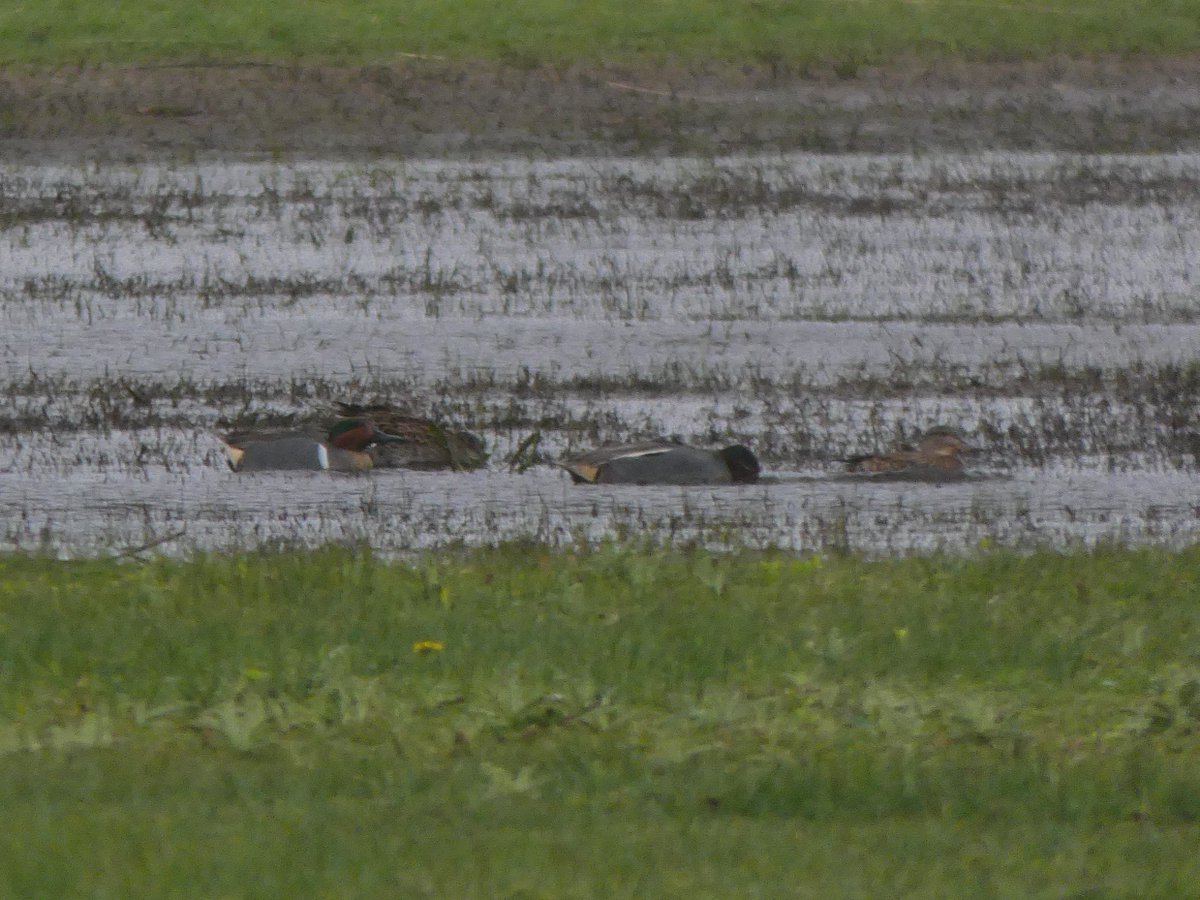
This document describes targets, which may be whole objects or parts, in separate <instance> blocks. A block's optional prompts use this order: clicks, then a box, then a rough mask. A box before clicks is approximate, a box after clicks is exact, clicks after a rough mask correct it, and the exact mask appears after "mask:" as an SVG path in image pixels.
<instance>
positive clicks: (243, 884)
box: [0, 547, 1200, 897]
mask: <svg viewBox="0 0 1200 900" xmlns="http://www.w3.org/2000/svg"><path fill="white" fill-rule="evenodd" d="M1198 587H1200V549H1196V548H1193V549H1190V550H1186V551H1183V552H1177V553H1170V552H1166V551H1161V550H1137V551H1132V550H1116V549H1102V550H1097V551H1094V552H1091V553H1087V554H1083V553H1079V554H1070V555H1062V554H1036V555H1027V556H1019V555H1014V554H1007V553H985V554H982V555H980V556H979V557H977V558H973V559H960V558H949V557H927V558H910V559H903V560H891V561H876V562H864V561H862V560H859V559H854V558H840V557H833V558H821V557H796V556H790V555H784V554H757V553H756V554H751V553H746V554H735V555H723V556H714V555H710V554H706V553H700V552H667V551H660V550H637V549H629V548H618V547H602V548H599V549H596V550H593V551H589V552H583V553H552V552H547V551H544V550H541V549H537V548H530V547H509V548H505V549H502V550H498V551H489V552H479V553H471V554H465V555H457V554H449V553H443V554H439V555H432V556H426V557H420V558H417V559H416V560H415V561H411V562H407V563H390V562H383V561H380V560H378V559H375V558H373V557H372V556H371V555H370V554H369V553H367V552H365V551H364V552H359V551H351V550H345V549H329V550H325V551H321V552H318V553H292V552H282V553H259V554H249V555H239V556H209V557H199V558H196V559H193V560H190V561H171V560H166V559H155V560H152V561H149V562H146V563H144V564H137V563H132V562H129V561H125V562H114V561H84V562H78V561H77V562H58V561H54V560H49V559H45V558H39V557H26V556H10V557H7V558H4V559H3V560H2V561H0V804H2V805H3V808H4V809H5V811H6V819H7V825H8V827H7V828H6V829H5V836H4V838H3V839H0V873H3V874H2V875H0V894H5V895H14V896H33V895H42V896H49V895H54V896H71V895H88V896H97V895H134V894H138V895H150V896H156V895H158V896H161V895H169V894H179V893H187V894H193V895H195V894H203V895H206V896H217V895H221V896H224V895H239V896H240V895H250V894H265V893H270V894H281V893H288V894H293V895H316V894H321V893H333V894H339V895H348V894H359V895H371V894H378V893H380V892H389V893H393V894H394V893H396V892H397V891H399V892H402V893H403V894H404V895H405V896H555V897H560V896H561V897H571V896H605V897H610V896H673V895H679V894H683V893H688V894H692V895H696V896H735V895H737V896H742V895H746V896H784V895H797V896H870V895H877V896H883V895H886V896H908V895H913V896H972V895H974V896H997V895H1000V896H1067V895H1087V896H1121V895H1131V894H1135V893H1136V894H1137V895H1138V896H1161V897H1173V896H1183V895H1185V894H1186V893H1187V891H1188V890H1190V886H1191V885H1194V884H1195V883H1196V879H1197V878H1198V877H1200V861H1198V859H1197V857H1196V855H1195V853H1194V847H1195V846H1196V843H1197V840H1198V839H1200V824H1198V820H1200V775H1198V774H1197V773H1200V766H1198V765H1197V763H1198V762H1200V653H1198V652H1197V644H1196V635H1197V634H1198V633H1200V606H1198V605H1197V604H1196V602H1195V598H1196V596H1197V593H1198V591H1197V589H1198ZM1185 886H1187V887H1185Z"/></svg>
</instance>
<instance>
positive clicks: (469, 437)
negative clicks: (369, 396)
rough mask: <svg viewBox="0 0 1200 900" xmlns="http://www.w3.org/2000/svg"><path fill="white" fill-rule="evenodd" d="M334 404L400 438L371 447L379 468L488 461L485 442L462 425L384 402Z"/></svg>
mask: <svg viewBox="0 0 1200 900" xmlns="http://www.w3.org/2000/svg"><path fill="white" fill-rule="evenodd" d="M336 407H337V410H338V413H339V414H340V415H342V416H347V417H365V418H368V419H370V420H371V421H373V422H376V423H377V424H378V425H379V427H380V428H382V429H383V430H384V431H385V432H386V433H388V434H392V435H398V436H400V437H401V438H402V440H401V441H399V442H395V441H393V442H387V443H380V444H378V445H377V446H376V447H374V448H373V449H372V450H371V451H370V452H371V457H372V459H373V460H374V462H375V465H376V467H378V468H381V469H451V470H453V471H456V472H461V471H470V470H472V469H478V468H481V467H482V466H484V465H485V464H486V463H487V458H488V454H487V444H486V443H484V441H483V439H482V438H480V437H478V436H477V435H474V434H472V433H471V432H469V431H465V430H463V429H461V428H452V427H448V426H446V425H443V424H442V423H440V422H436V421H434V420H433V419H423V418H421V417H420V416H413V415H409V414H408V413H406V412H403V411H402V410H399V409H397V408H396V407H394V406H392V405H390V404H387V403H368V404H363V403H342V402H339V403H337V404H336Z"/></svg>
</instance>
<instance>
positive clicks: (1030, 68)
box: [0, 57, 1200, 161]
mask: <svg viewBox="0 0 1200 900" xmlns="http://www.w3.org/2000/svg"><path fill="white" fill-rule="evenodd" d="M1198 144H1200V57H1188V58H1179V59H1166V60H1162V59H1158V60H1119V59H1104V60H1093V61H1080V60H1066V59H1056V60H1050V61H1045V62H1037V63H1032V62H1031V63H1004V64H960V63H945V64H940V65H937V66H932V67H931V66H928V65H908V66H897V67H894V68H890V69H887V70H875V69H871V70H862V71H860V72H858V73H856V74H855V75H854V76H853V77H849V78H841V77H839V76H838V75H837V73H834V72H828V73H823V72H813V73H807V74H806V75H805V76H804V77H800V76H796V75H792V74H789V73H781V72H778V71H776V72H772V71H770V70H768V69H762V68H754V67H746V68H740V69H734V68H729V67H724V68H721V67H716V66H714V67H713V68H711V69H709V70H704V71H697V70H691V71H683V70H661V69H655V70H644V71H631V70H625V69H622V70H617V69H613V70H594V69H592V70H584V69H568V70H565V71H559V70H552V69H532V70H522V69H516V68H504V67H498V66H494V65H485V64H462V63H449V62H445V61H439V60H432V59H405V60H402V61H398V62H395V63H392V64H388V65H372V66H361V67H354V68H332V67H319V66H304V65H272V64H262V63H246V64H211V63H210V64H178V65H162V66H126V67H113V66H103V67H88V68H77V69H70V70H67V69H61V70H56V71H46V70H33V69H27V68H19V67H14V66H9V67H5V68H0V155H2V157H3V159H5V160H8V161H19V160H46V159H59V160H62V161H71V160H77V159H147V158H183V159H188V158H191V157H214V156H216V157H231V156H232V157H240V156H247V155H250V156H258V155H263V154H267V155H278V156H281V157H287V158H294V157H339V156H344V157H348V158H361V157H372V156H388V157H395V156H401V157H406V156H407V157H421V156H430V155H438V156H443V155H455V156H464V155H466V156H469V155H474V154H494V153H534V154H546V155H553V156H563V155H590V154H658V153H696V154H712V153H727V152H747V151H750V152H753V151H772V150H797V149H804V150H816V151H826V152H907V151H917V152H920V151H935V150H936V151H950V152H954V151H962V152H973V151H979V150H986V149H1000V148H1006V149H1031V150H1049V149H1059V150H1076V151H1154V152H1160V151H1170V150H1175V149H1181V148H1183V147H1189V146H1192V147H1194V146H1196V145H1198Z"/></svg>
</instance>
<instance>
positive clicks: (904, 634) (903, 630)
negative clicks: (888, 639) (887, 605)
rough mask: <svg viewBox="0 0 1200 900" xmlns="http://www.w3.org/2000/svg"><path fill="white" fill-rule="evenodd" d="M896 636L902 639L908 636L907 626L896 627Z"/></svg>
mask: <svg viewBox="0 0 1200 900" xmlns="http://www.w3.org/2000/svg"><path fill="white" fill-rule="evenodd" d="M896 637H897V638H899V639H900V640H902V641H903V640H906V639H907V638H908V629H907V628H897V629H896Z"/></svg>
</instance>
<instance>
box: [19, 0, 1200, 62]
mask: <svg viewBox="0 0 1200 900" xmlns="http://www.w3.org/2000/svg"><path fill="white" fill-rule="evenodd" d="M1197 50H1200V0H1141V2H1136V0H1005V2H1001V3H989V2H985V0H749V2H747V0H742V2H735V3H730V2H722V0H659V2H654V3H645V2H634V0H610V2H579V0H575V2H570V0H523V2H511V0H510V2H495V0H455V2H453V3H448V2H445V0H408V2H396V0H357V2H348V0H301V2H292V3H278V2H265V0H248V2H242V3H195V2H190V0H113V2H104V3H100V2H96V0H40V2H36V3H33V2H24V3H22V2H17V3H8V4H5V5H3V7H2V8H0V60H3V61H6V62H21V63H37V64H42V65H64V64H74V63H77V62H80V61H108V62H117V63H125V62H131V61H140V60H176V59H192V60H195V59H207V60H224V61H234V60H247V59H254V60H277V61H283V62H293V61H296V60H303V61H312V62H316V61H329V62H344V63H361V62H369V61H380V60H394V59H397V58H400V57H401V56H402V55H403V54H414V53H415V54H430V55H438V56H445V57H448V58H450V59H453V60H470V59H482V60H499V61H502V62H507V63H513V64H517V65H522V66H524V65H530V66H532V65H539V64H550V65H561V64H565V63H575V62H582V63H585V64H587V63H592V64H594V63H599V62H613V63H625V64H629V63H632V64H638V63H661V62H676V63H683V64H694V63H702V62H708V61H711V60H719V61H725V62H731V63H742V62H759V63H771V64H786V65H789V66H794V67H800V68H803V67H807V66H812V65H833V66H835V67H836V68H837V69H838V70H839V71H846V72H848V71H853V70H854V69H855V68H857V67H858V66H860V65H864V64H875V63H886V62H889V61H893V60H896V59H899V58H917V59H928V58H936V59H940V58H945V57H952V58H967V59H987V60H993V59H1017V58H1027V57H1031V56H1032V57H1044V56H1047V55H1050V54H1059V53H1061V54H1070V55H1074V56H1081V55H1082V56H1086V55H1091V54H1097V53H1116V54H1179V53H1194V52H1196V51H1197Z"/></svg>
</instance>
